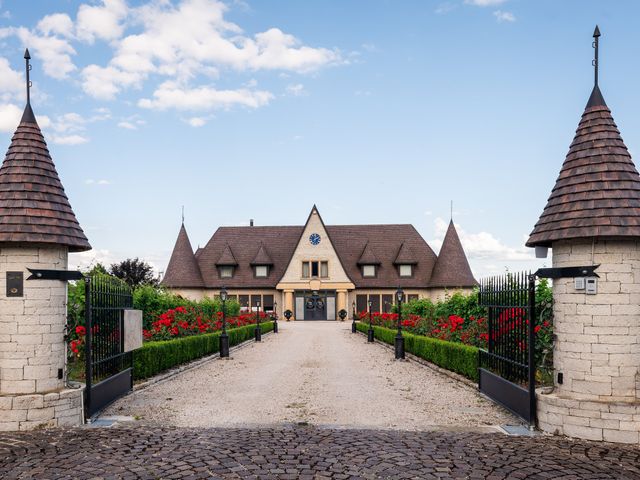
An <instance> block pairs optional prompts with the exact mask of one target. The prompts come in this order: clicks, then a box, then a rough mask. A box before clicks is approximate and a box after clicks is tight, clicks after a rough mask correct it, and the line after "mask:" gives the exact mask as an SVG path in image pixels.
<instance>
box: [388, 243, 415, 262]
mask: <svg viewBox="0 0 640 480" xmlns="http://www.w3.org/2000/svg"><path fill="white" fill-rule="evenodd" d="M393 263H394V265H415V264H416V263H418V258H417V257H416V256H415V255H414V253H413V251H412V250H411V247H409V245H408V244H407V243H406V242H402V245H400V250H398V255H396V259H395V260H394V261H393Z"/></svg>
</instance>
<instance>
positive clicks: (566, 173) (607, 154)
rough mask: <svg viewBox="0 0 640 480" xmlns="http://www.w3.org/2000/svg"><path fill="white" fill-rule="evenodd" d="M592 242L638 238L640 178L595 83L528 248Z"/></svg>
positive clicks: (639, 229) (639, 232)
mask: <svg viewBox="0 0 640 480" xmlns="http://www.w3.org/2000/svg"><path fill="white" fill-rule="evenodd" d="M596 33H597V35H598V36H599V31H598V30H597V29H596ZM594 36H595V34H594ZM596 75H597V74H596ZM596 78H597V77H596ZM593 237H612V238H619V237H626V238H629V237H640V175H638V171H637V170H636V167H635V165H634V164H633V161H632V159H631V155H630V154H629V151H628V150H627V147H626V145H625V144H624V142H623V140H622V137H621V136H620V132H619V130H618V127H617V126H616V124H615V122H614V121H613V117H612V115H611V110H609V107H607V104H606V103H605V101H604V97H603V96H602V92H601V91H600V88H599V87H598V85H597V83H596V85H595V86H594V88H593V91H592V92H591V96H590V97H589V101H588V103H587V106H586V108H585V110H584V113H583V114H582V118H581V120H580V123H579V125H578V129H577V131H576V135H575V137H574V139H573V142H572V143H571V146H570V147H569V153H568V154H567V157H566V159H565V161H564V164H563V165H562V169H561V170H560V175H559V176H558V179H557V180H556V184H555V186H554V187H553V190H552V191H551V195H550V196H549V200H548V201H547V205H546V206H545V207H544V210H543V212H542V215H540V219H539V220H538V223H536V225H535V227H534V229H533V232H531V236H530V237H529V240H528V241H527V243H526V245H527V246H528V247H534V246H536V245H540V246H551V244H552V243H553V242H555V241H558V240H567V239H579V238H593Z"/></svg>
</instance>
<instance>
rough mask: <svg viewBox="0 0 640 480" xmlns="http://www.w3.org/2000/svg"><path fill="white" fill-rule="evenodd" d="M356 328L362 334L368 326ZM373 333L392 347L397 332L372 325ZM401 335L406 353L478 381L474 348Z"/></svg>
mask: <svg viewBox="0 0 640 480" xmlns="http://www.w3.org/2000/svg"><path fill="white" fill-rule="evenodd" d="M356 328H357V329H358V331H360V332H362V333H367V330H368V329H369V324H368V323H362V322H357V323H356ZM373 333H374V337H375V338H376V339H377V340H380V341H381V342H384V343H388V344H390V345H393V344H394V338H395V336H396V333H397V331H396V330H391V329H388V328H384V327H378V326H376V325H374V326H373ZM402 335H403V336H404V349H405V351H406V352H409V353H412V354H413V355H415V356H417V357H420V358H423V359H425V360H426V361H428V362H431V363H434V364H435V365H438V366H439V367H442V368H444V369H446V370H451V371H452V372H456V373H459V374H460V375H463V376H465V377H467V378H469V379H471V380H474V381H477V380H478V356H479V353H478V349H477V348H476V347H472V346H469V345H464V344H462V343H456V342H447V341H444V340H439V339H437V338H431V337H424V336H422V335H413V334H411V333H406V332H402Z"/></svg>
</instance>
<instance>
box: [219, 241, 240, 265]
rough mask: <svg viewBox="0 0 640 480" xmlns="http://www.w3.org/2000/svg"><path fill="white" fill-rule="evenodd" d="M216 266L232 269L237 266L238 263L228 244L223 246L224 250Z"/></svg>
mask: <svg viewBox="0 0 640 480" xmlns="http://www.w3.org/2000/svg"><path fill="white" fill-rule="evenodd" d="M216 265H217V266H219V267H234V266H236V265H238V261H237V260H236V257H235V255H234V254H233V251H232V250H231V247H230V246H229V244H228V243H227V244H226V245H225V246H224V250H222V254H221V255H220V258H218V261H217V262H216Z"/></svg>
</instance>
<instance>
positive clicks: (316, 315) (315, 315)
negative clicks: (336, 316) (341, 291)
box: [304, 295, 327, 320]
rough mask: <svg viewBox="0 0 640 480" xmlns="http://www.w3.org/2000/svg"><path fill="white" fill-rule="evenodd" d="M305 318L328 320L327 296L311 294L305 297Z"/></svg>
mask: <svg viewBox="0 0 640 480" xmlns="http://www.w3.org/2000/svg"><path fill="white" fill-rule="evenodd" d="M304 319H305V320H326V319H327V297H325V296H318V295H310V296H305V297H304Z"/></svg>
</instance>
